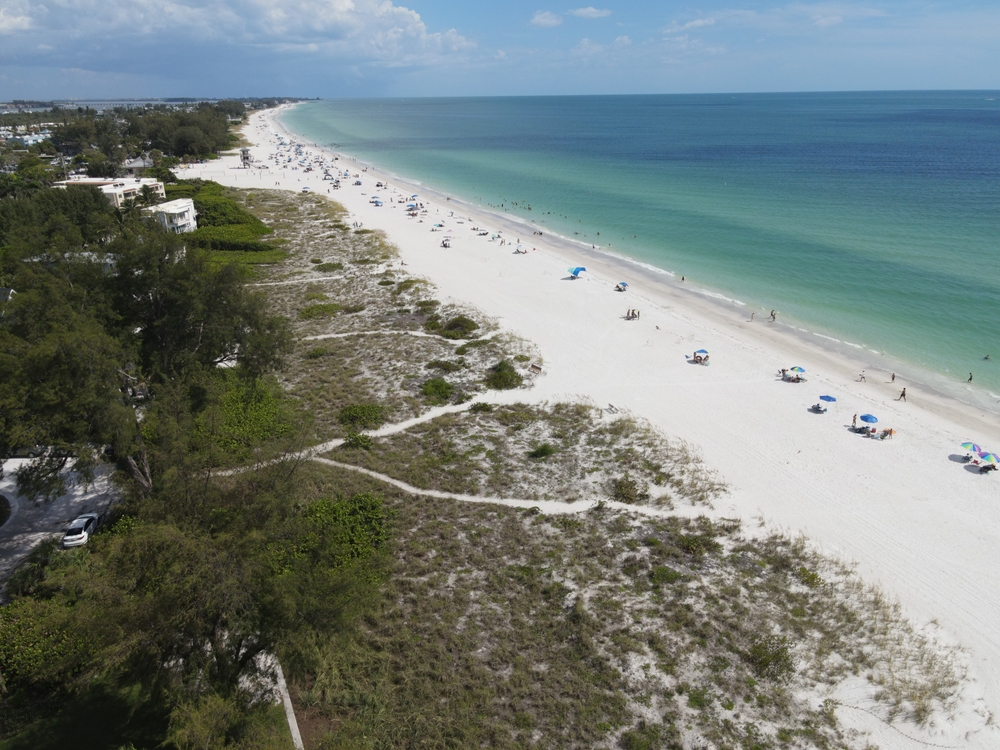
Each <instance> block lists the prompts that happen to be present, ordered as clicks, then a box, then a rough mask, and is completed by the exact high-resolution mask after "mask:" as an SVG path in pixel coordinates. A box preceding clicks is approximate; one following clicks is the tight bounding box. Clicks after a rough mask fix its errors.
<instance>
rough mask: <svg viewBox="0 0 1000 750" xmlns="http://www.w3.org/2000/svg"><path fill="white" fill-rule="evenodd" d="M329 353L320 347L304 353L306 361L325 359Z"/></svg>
mask: <svg viewBox="0 0 1000 750" xmlns="http://www.w3.org/2000/svg"><path fill="white" fill-rule="evenodd" d="M329 353H330V350H329V349H325V348H324V347H322V346H317V347H314V348H312V349H310V350H309V351H307V352H306V359H319V358H320V357H325V356H326V355H327V354H329Z"/></svg>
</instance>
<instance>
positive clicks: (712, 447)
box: [178, 111, 1000, 748]
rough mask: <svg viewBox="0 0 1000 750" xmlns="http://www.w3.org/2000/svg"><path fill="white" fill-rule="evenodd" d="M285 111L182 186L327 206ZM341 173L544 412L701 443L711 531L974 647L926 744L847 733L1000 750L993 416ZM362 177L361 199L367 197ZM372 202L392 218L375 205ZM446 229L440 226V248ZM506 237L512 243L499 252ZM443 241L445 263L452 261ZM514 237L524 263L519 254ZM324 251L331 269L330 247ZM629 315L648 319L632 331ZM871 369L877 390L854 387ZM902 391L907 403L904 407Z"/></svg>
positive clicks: (849, 699)
mask: <svg viewBox="0 0 1000 750" xmlns="http://www.w3.org/2000/svg"><path fill="white" fill-rule="evenodd" d="M274 114H275V112H274V111H268V112H264V113H256V114H254V115H253V116H252V117H251V119H250V123H249V125H247V126H246V127H245V128H244V135H245V136H246V138H247V139H248V140H250V141H251V142H253V143H254V147H253V149H252V153H253V156H254V158H255V159H257V160H259V161H261V162H264V163H269V165H270V168H269V169H265V170H260V169H243V168H240V163H239V157H238V156H226V157H224V158H223V159H221V160H220V161H218V162H212V163H208V164H202V165H193V166H191V167H188V168H186V169H180V170H178V175H179V176H182V177H185V178H196V177H201V178H204V179H211V180H215V181H217V182H220V183H223V184H227V185H232V186H234V187H238V188H252V187H261V188H267V189H276V188H280V189H286V190H292V191H301V190H302V188H303V187H309V188H310V189H311V190H312V191H313V192H315V193H320V194H323V195H326V194H327V193H328V191H330V185H331V183H330V182H329V181H324V180H323V179H322V176H323V173H322V170H318V171H312V172H309V173H304V172H303V171H301V170H294V171H293V170H292V166H293V165H294V164H295V162H292V163H289V164H287V165H286V166H285V168H283V169H280V168H277V167H276V166H275V164H274V162H273V161H270V162H268V159H267V157H268V155H269V154H274V153H276V151H277V147H276V145H275V144H276V143H277V138H278V137H279V133H280V132H283V131H281V129H280V126H279V125H278V124H276V123H275V121H274ZM284 137H285V138H286V139H287V138H291V139H294V140H299V139H297V138H295V137H294V136H289V135H284ZM306 150H308V151H309V152H311V154H312V155H318V154H320V151H321V149H319V148H317V147H316V146H313V145H309V146H307V147H306ZM328 158H329V159H331V160H332V158H333V157H332V154H331V155H330V156H329V157H328ZM337 164H338V165H339V167H340V171H341V172H343V171H344V170H345V169H349V170H350V174H351V177H350V178H349V179H348V178H342V185H343V187H342V188H341V189H339V190H336V191H331V192H330V198H332V199H333V200H336V201H337V202H339V203H341V204H342V205H344V206H345V207H346V208H347V210H348V211H349V212H350V218H349V219H347V220H346V221H347V223H348V224H350V223H351V222H355V221H357V222H361V223H362V224H363V226H364V227H366V228H371V229H380V230H384V231H385V233H386V235H387V237H388V239H389V240H390V241H391V242H392V243H393V244H395V245H396V246H397V247H398V248H399V252H400V256H401V258H402V260H403V261H404V262H405V263H406V266H407V270H408V271H410V272H411V273H413V274H416V275H422V276H426V277H427V278H429V279H430V280H431V281H433V282H434V284H436V285H437V286H438V288H439V290H440V295H441V297H442V298H449V297H450V298H452V299H454V300H457V301H461V302H463V303H465V304H468V305H472V306H475V307H476V308H478V309H479V310H481V311H482V312H483V313H484V314H485V315H488V316H492V317H494V318H496V319H497V321H498V322H499V324H500V326H501V327H502V328H503V329H505V330H508V331H511V332H513V333H516V334H518V335H520V336H522V337H524V338H526V339H529V340H530V341H532V342H534V343H535V344H536V345H537V346H538V347H539V349H540V351H541V353H542V356H543V357H544V368H543V374H542V376H540V377H539V378H538V379H537V381H536V385H535V387H534V389H533V391H532V392H531V399H532V400H541V399H550V400H556V399H566V398H589V399H592V400H593V401H594V402H595V403H596V404H598V405H600V406H605V405H607V404H614V405H615V406H616V407H618V408H619V409H628V410H631V411H632V412H634V413H635V414H636V415H638V416H641V417H645V418H647V419H649V420H650V421H652V422H653V423H654V424H655V425H656V426H657V427H658V428H660V429H661V430H663V431H664V432H665V433H667V434H669V435H672V436H677V437H681V438H683V439H685V440H687V441H689V442H690V443H691V444H692V445H693V446H695V447H696V448H697V449H698V450H699V451H700V453H701V454H702V456H703V457H704V459H705V461H706V462H707V463H708V464H709V465H710V466H712V467H714V468H716V469H717V470H718V471H719V472H720V474H721V475H722V477H723V478H724V479H725V481H726V482H727V483H728V484H729V486H730V491H729V493H728V494H727V495H726V496H725V498H724V499H723V500H722V501H720V502H718V503H717V504H716V506H717V507H716V509H715V511H714V512H713V514H714V515H715V516H718V517H735V518H740V519H742V520H743V521H744V523H745V525H746V526H747V527H748V528H752V527H755V526H758V525H759V524H760V523H766V524H767V525H768V527H769V528H773V529H780V530H783V531H785V532H788V533H791V534H799V533H801V534H804V535H805V536H806V537H807V538H808V539H809V540H810V541H811V542H812V543H813V544H814V545H815V546H816V547H817V548H818V549H819V550H820V551H822V552H824V553H826V554H828V555H831V556H833V557H836V558H839V559H841V560H843V561H845V562H847V563H853V564H856V569H857V571H858V572H859V574H860V575H861V576H862V577H863V578H864V579H865V580H866V581H867V582H870V583H872V584H876V585H878V586H879V587H881V588H882V589H883V590H884V591H885V592H886V594H887V595H889V596H890V597H895V598H898V599H899V601H900V603H901V604H902V607H903V611H904V613H905V614H906V615H907V616H908V617H909V618H910V619H911V620H912V622H913V623H914V624H915V625H916V626H917V627H920V628H925V629H926V631H927V633H928V634H930V635H932V636H933V637H935V638H937V639H939V640H940V642H941V643H942V644H948V645H957V646H959V647H961V649H963V658H965V659H966V660H967V665H968V677H969V679H968V682H967V684H966V686H965V688H964V690H963V700H962V702H961V705H960V707H959V709H958V711H957V712H956V714H955V716H954V717H952V718H950V719H949V718H945V717H940V718H939V719H938V721H937V722H936V724H935V725H934V726H932V727H929V728H922V729H921V728H917V727H915V726H912V725H908V724H906V723H902V722H898V721H897V722H896V723H895V724H894V725H892V726H889V725H887V724H885V723H883V722H882V721H880V720H879V719H877V718H876V717H875V716H873V715H871V714H869V713H865V712H864V711H850V710H846V709H842V710H839V711H838V716H839V717H840V719H841V720H842V721H843V723H844V724H845V725H846V726H848V727H853V728H856V729H858V730H860V731H862V732H864V733H866V734H868V735H869V736H870V740H871V742H872V743H873V744H875V745H877V746H879V747H881V748H911V747H913V748H916V747H926V746H928V744H930V745H932V746H935V747H962V748H993V747H1000V731H998V729H997V728H996V727H995V726H994V725H993V723H992V721H991V717H992V714H993V712H995V711H996V710H997V708H998V707H1000V624H998V619H1000V572H998V571H1000V472H994V473H990V474H986V475H980V474H979V473H978V471H977V470H974V469H973V467H970V466H968V465H965V464H962V463H959V462H958V461H957V460H956V459H957V457H958V456H961V455H964V454H965V451H964V450H962V449H961V447H960V444H961V443H962V442H964V441H969V440H971V441H975V442H976V443H979V444H980V445H983V446H985V447H987V448H989V449H992V450H998V449H1000V422H998V417H997V416H996V415H994V414H990V413H984V412H983V411H981V410H978V409H976V408H974V407H972V406H969V405H966V404H963V403H960V402H958V401H954V400H951V399H948V398H945V397H943V396H940V395H937V394H933V393H926V392H922V391H921V389H920V387H918V386H917V385H916V384H914V383H912V382H908V381H907V379H906V373H904V372H900V373H897V376H896V380H895V382H894V383H891V382H889V381H890V373H889V372H887V371H879V370H878V369H876V368H874V367H872V366H871V364H870V361H869V362H865V361H861V360H858V361H850V360H847V359H845V358H844V357H842V356H841V355H839V354H835V353H834V352H833V351H831V350H828V349H824V348H823V347H821V346H820V345H818V344H817V343H813V342H812V341H809V340H807V339H805V338H803V337H802V336H801V335H798V334H796V332H795V331H794V330H793V329H791V328H790V327H789V326H786V325H784V324H783V321H782V320H781V318H780V317H779V319H778V322H777V323H769V322H767V320H766V316H765V317H763V318H762V316H761V315H759V314H758V315H757V316H756V320H755V321H754V322H752V323H751V322H749V321H748V318H749V311H748V310H745V309H741V308H739V307H737V306H735V305H728V304H725V303H723V302H720V301H718V300H714V299H711V298H709V297H707V296H706V295H705V294H703V293H701V292H699V291H698V289H697V281H696V280H690V279H688V280H686V281H684V282H681V281H680V280H679V279H676V278H673V277H671V276H669V275H666V274H660V273H656V272H653V271H651V270H648V269H644V268H641V267H640V266H638V265H637V264H632V263H629V262H628V261H625V260H621V259H618V258H615V257H613V256H610V255H604V254H601V253H598V252H591V251H589V250H584V249H582V248H579V249H577V248H575V247H574V246H573V245H572V243H570V242H567V241H564V240H561V239H559V238H555V237H549V236H548V235H547V234H546V235H544V236H537V235H533V234H532V228H531V227H530V226H529V225H526V224H519V223H516V222H515V221H513V220H512V219H510V218H509V217H504V216H498V215H496V214H494V213H491V212H489V211H487V210H483V209H481V208H478V207H474V206H470V205H468V204H465V203H462V202H460V201H458V200H455V199H452V200H448V196H444V195H439V194H435V193H434V192H432V191H431V190H429V189H428V188H427V187H426V186H422V185H415V184H408V183H406V182H405V181H404V180H402V179H400V178H398V177H397V176H395V175H392V174H388V173H386V172H380V171H379V170H378V169H377V167H375V166H369V165H363V164H360V163H357V162H354V161H352V160H351V158H350V155H347V154H341V155H340V161H338V162H337ZM365 166H367V167H368V168H367V171H362V169H364V167H365ZM355 174H358V175H359V177H358V178H357V179H360V180H361V183H362V184H361V186H355V185H353V183H354V181H355V177H354V175H355ZM378 181H382V182H385V181H388V184H389V187H388V189H385V188H383V189H376V188H375V183H376V182H378ZM279 182H280V185H277V184H276V183H279ZM375 194H377V195H379V196H381V197H382V198H383V200H384V203H383V205H381V206H376V205H374V204H372V203H370V199H371V197H372V196H373V195H375ZM413 194H418V195H419V196H420V197H419V199H418V200H419V202H421V203H423V204H424V206H425V207H426V208H427V209H428V213H427V214H426V215H425V216H420V217H411V216H409V215H408V214H407V211H406V207H405V203H399V202H397V199H398V198H399V197H401V196H405V197H406V198H409V196H410V195H413ZM406 202H410V201H406ZM452 213H454V215H452ZM421 219H422V221H421ZM434 223H441V224H443V225H444V226H443V227H442V228H441V229H440V230H438V231H434V232H432V231H431V230H432V228H433V224H434ZM473 227H479V228H481V230H485V231H487V232H489V234H487V235H486V236H479V235H478V233H477V232H476V231H473V229H472V228H473ZM449 230H450V231H449ZM498 231H502V232H503V237H504V238H505V239H506V240H507V244H504V245H501V244H500V243H499V242H498V241H492V240H491V237H490V235H492V234H496V233H497V232H498ZM444 237H450V238H451V247H450V248H443V247H441V240H442V238H444ZM518 240H520V243H521V244H522V245H524V247H525V249H526V250H527V252H526V253H524V254H514V250H515V248H516V246H517V244H518ZM316 254H317V257H322V248H321V247H317V248H316ZM577 265H580V266H585V267H586V268H587V271H586V272H585V273H583V274H582V275H581V276H580V278H579V279H577V280H575V281H570V280H567V277H568V275H569V274H568V273H567V268H568V267H570V266H577ZM619 281H627V282H629V284H630V287H629V290H628V291H627V292H625V293H619V292H616V291H615V290H614V287H615V284H616V282H619ZM633 308H636V309H638V310H640V311H641V317H640V318H639V319H638V320H625V319H624V317H623V316H624V314H625V312H626V310H628V309H633ZM702 348H704V349H706V350H708V352H709V353H710V362H711V364H710V365H708V366H699V365H695V364H689V362H688V360H687V359H686V356H685V355H691V354H692V353H693V352H694V351H695V350H698V349H702ZM875 358H876V359H877V357H875ZM792 366H800V367H802V368H804V369H805V377H806V378H807V381H806V382H804V383H790V382H783V381H782V380H781V379H780V377H778V376H777V372H778V371H779V369H780V368H790V367H792ZM862 370H866V371H867V372H866V375H867V381H866V382H859V381H858V374H859V373H860V372H861V371H862ZM903 387H906V388H907V401H906V402H901V401H897V400H896V398H897V396H898V395H899V392H900V390H901V389H902V388H903ZM821 394H830V395H833V396H835V397H836V398H837V399H838V400H837V402H836V403H835V404H832V406H831V408H830V410H829V411H828V412H827V413H825V414H816V413H813V412H811V411H810V410H809V407H810V406H811V405H812V404H815V403H817V401H818V399H819V396H820V395H821ZM865 413H871V414H874V415H876V416H877V417H878V420H879V422H878V427H879V428H892V429H894V430H895V431H896V434H895V435H894V437H893V438H892V439H887V440H872V439H866V438H864V437H862V436H860V435H858V434H855V433H854V432H852V431H851V430H850V429H849V428H850V426H851V421H852V417H853V416H854V415H855V414H859V415H860V414H865ZM859 682H860V683H861V684H858V685H856V686H855V687H854V688H848V687H846V686H842V687H841V688H840V693H839V694H838V697H839V699H840V700H841V701H842V702H843V704H844V706H850V707H854V708H861V709H866V708H870V707H873V706H874V701H873V695H874V692H875V688H874V687H873V686H870V685H867V684H865V683H863V682H861V681H859Z"/></svg>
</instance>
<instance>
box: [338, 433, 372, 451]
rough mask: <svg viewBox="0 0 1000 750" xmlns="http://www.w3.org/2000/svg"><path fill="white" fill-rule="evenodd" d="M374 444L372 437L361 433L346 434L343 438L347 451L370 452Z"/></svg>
mask: <svg viewBox="0 0 1000 750" xmlns="http://www.w3.org/2000/svg"><path fill="white" fill-rule="evenodd" d="M374 444H375V441H374V440H373V439H372V436H371V435H366V434H365V433H363V432H348V433H347V437H345V438H344V447H345V448H347V449H359V450H365V451H370V450H371V449H372V446H373V445H374Z"/></svg>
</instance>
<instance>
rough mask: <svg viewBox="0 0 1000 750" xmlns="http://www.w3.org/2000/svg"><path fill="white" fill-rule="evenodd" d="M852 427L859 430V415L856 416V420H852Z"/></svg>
mask: <svg viewBox="0 0 1000 750" xmlns="http://www.w3.org/2000/svg"><path fill="white" fill-rule="evenodd" d="M851 427H853V428H854V429H855V430H856V429H858V415H857V414H855V415H854V419H852V420H851Z"/></svg>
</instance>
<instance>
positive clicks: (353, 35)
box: [0, 0, 475, 64]
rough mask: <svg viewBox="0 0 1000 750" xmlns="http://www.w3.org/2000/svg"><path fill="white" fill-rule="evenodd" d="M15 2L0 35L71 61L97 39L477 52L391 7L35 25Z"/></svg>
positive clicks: (325, 2)
mask: <svg viewBox="0 0 1000 750" xmlns="http://www.w3.org/2000/svg"><path fill="white" fill-rule="evenodd" d="M16 1H17V0H0V33H4V32H8V33H9V31H12V30H15V31H17V30H25V29H27V28H29V26H30V27H31V28H33V29H35V30H37V31H38V32H40V33H41V34H43V35H44V40H45V41H46V42H47V43H51V44H53V45H54V46H55V47H56V48H57V51H58V52H59V53H61V54H63V55H66V56H71V55H78V56H82V55H85V54H87V53H88V50H89V49H90V48H91V47H92V45H91V44H81V43H80V40H87V41H88V42H89V41H90V40H95V39H96V40H99V41H100V44H101V46H103V47H105V48H108V47H110V46H112V45H115V44H118V43H121V44H128V43H140V44H142V43H145V44H149V43H152V42H153V41H155V42H159V43H164V44H168V45H169V44H170V43H171V42H173V43H175V44H179V45H183V44H191V43H195V44H197V43H204V42H206V41H214V42H218V43H220V44H227V45H242V46H247V47H255V48H261V47H264V48H269V49H273V50H279V51H295V50H298V51H303V52H309V51H314V52H320V53H325V54H327V55H328V56H334V57H347V58H351V59H353V60H355V61H358V62H366V61H367V62H371V61H381V62H385V63H388V64H393V63H398V62H401V61H403V62H409V63H415V62H418V61H420V60H422V59H423V60H426V59H428V58H431V57H434V56H437V55H443V54H449V53H454V52H460V51H463V50H468V49H471V48H472V47H474V46H475V44H474V43H473V42H471V41H469V40H468V39H465V38H464V37H463V36H462V35H461V34H459V33H458V32H457V31H456V30H455V29H449V30H447V31H443V32H431V31H429V30H428V28H427V26H426V24H425V23H424V22H423V20H422V19H421V18H420V15H419V14H418V13H416V12H415V11H412V10H410V9H408V8H405V7H402V6H397V5H394V4H393V3H392V2H391V1H390V0H289V1H287V2H284V3H282V4H280V5H278V4H275V3H274V2H272V0H214V1H212V2H202V0H57V2H58V4H59V8H58V13H56V12H47V10H48V9H47V8H46V6H44V5H41V4H37V5H34V6H32V7H33V8H35V9H38V12H34V10H33V15H34V18H33V19H28V18H27V17H24V16H11V15H9V14H8V12H7V8H9V7H11V6H10V3H11V2H16ZM3 6H6V8H5V7H3ZM154 37H155V39H154ZM144 40H145V41H144ZM34 41H35V42H36V43H37V42H38V41H39V40H38V39H37V38H36V39H35V40H34ZM8 54H9V55H10V56H11V57H14V56H16V51H14V50H10V51H9V52H8V51H6V50H4V51H0V58H3V57H7V55H8Z"/></svg>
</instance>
